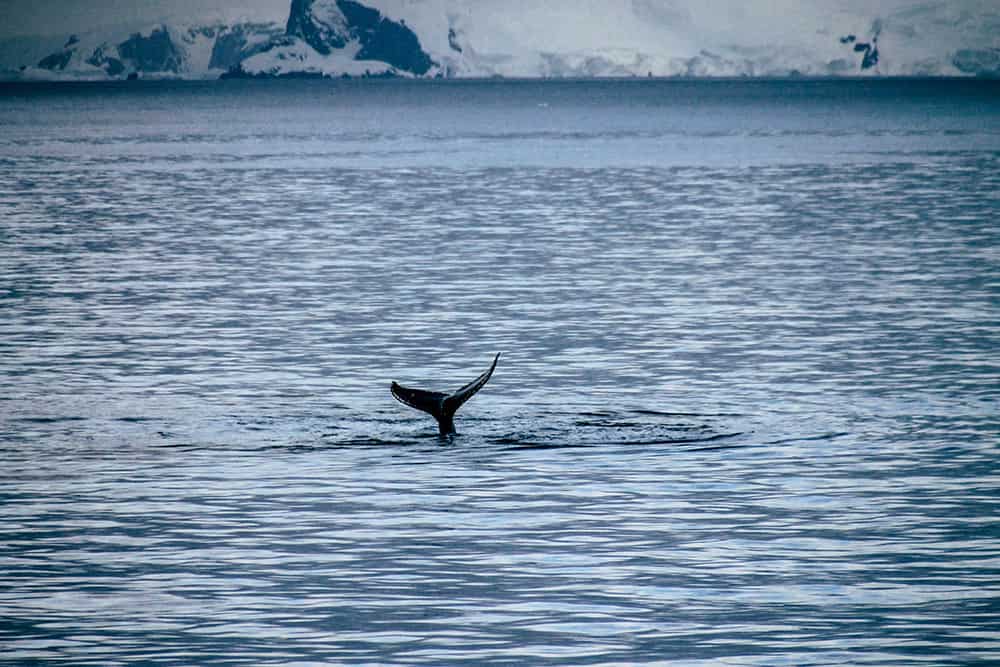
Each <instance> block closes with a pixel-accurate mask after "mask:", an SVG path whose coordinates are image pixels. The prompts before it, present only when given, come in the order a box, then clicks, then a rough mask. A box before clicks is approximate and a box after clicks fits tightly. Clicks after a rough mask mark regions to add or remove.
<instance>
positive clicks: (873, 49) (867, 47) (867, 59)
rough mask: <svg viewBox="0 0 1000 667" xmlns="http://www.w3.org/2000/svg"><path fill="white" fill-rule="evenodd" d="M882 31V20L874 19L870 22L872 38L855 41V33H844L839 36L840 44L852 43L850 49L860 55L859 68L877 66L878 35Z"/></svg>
mask: <svg viewBox="0 0 1000 667" xmlns="http://www.w3.org/2000/svg"><path fill="white" fill-rule="evenodd" d="M881 33H882V21H881V20H879V19H875V21H874V22H873V23H872V38H871V40H870V41H868V42H859V41H857V36H856V35H853V34H852V35H845V36H843V37H841V38H840V43H841V44H853V45H854V46H853V47H852V50H853V51H854V52H855V53H861V54H863V55H862V56H861V70H862V71H864V70H866V69H871V68H873V67H877V66H878V36H879V35H880V34H881Z"/></svg>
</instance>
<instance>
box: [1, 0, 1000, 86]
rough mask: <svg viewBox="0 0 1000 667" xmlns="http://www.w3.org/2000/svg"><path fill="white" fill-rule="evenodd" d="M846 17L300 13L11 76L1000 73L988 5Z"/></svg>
mask: <svg viewBox="0 0 1000 667" xmlns="http://www.w3.org/2000/svg"><path fill="white" fill-rule="evenodd" d="M275 1H276V2H288V1H289V0H275ZM835 4H836V5H837V6H834V4H833V3H827V2H820V0H802V1H800V2H784V1H783V0H777V1H775V2H769V3H767V4H766V6H765V5H764V4H763V3H761V4H760V6H757V7H753V6H752V3H750V4H748V3H733V2H725V1H724V0H699V1H698V2H695V1H694V0H690V1H688V0H545V1H543V0H537V1H535V0H510V1H509V2H493V1H492V0H361V1H358V0H291V2H290V6H288V10H287V16H288V18H287V21H285V23H284V25H282V24H280V23H276V22H274V21H273V20H260V21H256V20H250V19H247V20H242V21H221V20H198V19H197V17H186V18H184V19H183V20H173V19H172V20H169V21H158V22H156V23H153V24H149V25H146V26H144V27H141V28H139V29H136V28H135V26H130V27H129V28H127V29H126V28H119V29H107V28H102V29H95V30H90V31H87V30H81V31H78V32H76V33H75V34H73V35H66V36H65V37H64V38H62V39H61V40H60V43H59V44H57V45H56V46H55V47H53V45H52V43H51V37H49V38H46V39H48V40H49V41H44V42H43V41H42V40H36V41H34V42H33V41H32V40H30V39H27V38H18V39H16V40H7V41H6V42H0V67H8V68H10V69H9V72H11V74H9V76H8V78H9V77H10V76H13V77H16V78H49V79H108V78H125V77H128V76H130V75H131V76H141V77H181V78H216V77H219V76H254V77H278V76H343V75H347V76H385V75H389V76H420V77H428V76H448V77H469V76H480V77H483V76H525V77H589V76H647V75H653V76H788V75H807V76H872V75H921V76H936V75H963V74H964V75H979V76H992V77H996V76H1000V37H998V35H1000V7H994V5H993V3H991V2H989V1H987V0H959V1H957V2H956V1H954V0H925V1H924V2H920V3H913V2H905V1H903V0H883V1H882V2H878V3H875V2H870V3H869V2H863V1H861V0H858V1H857V2H854V1H852V2H842V3H835ZM838 7H839V8H838ZM845 7H846V8H845ZM39 54H43V55H39ZM22 66H23V67H22Z"/></svg>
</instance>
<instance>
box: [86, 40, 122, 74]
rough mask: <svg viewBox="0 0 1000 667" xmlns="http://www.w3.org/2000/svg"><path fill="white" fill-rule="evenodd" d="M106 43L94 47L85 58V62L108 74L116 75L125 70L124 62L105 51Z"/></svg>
mask: <svg viewBox="0 0 1000 667" xmlns="http://www.w3.org/2000/svg"><path fill="white" fill-rule="evenodd" d="M106 48H107V44H102V45H100V46H98V47H97V48H96V49H94V52H93V53H92V54H90V57H89V58H87V62H88V63H90V64H91V65H93V66H94V67H100V68H101V69H103V70H104V71H105V72H107V73H108V75H109V76H118V75H120V74H121V73H122V72H124V71H125V64H124V63H123V62H122V61H121V60H119V59H118V58H116V57H114V56H109V55H107V54H106V53H105V49H106Z"/></svg>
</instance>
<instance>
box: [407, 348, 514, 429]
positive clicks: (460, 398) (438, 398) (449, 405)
mask: <svg viewBox="0 0 1000 667" xmlns="http://www.w3.org/2000/svg"><path fill="white" fill-rule="evenodd" d="M499 360H500V354H499V353H498V354H497V355H496V356H495V357H493V364H492V365H491V366H490V367H489V369H488V370H486V371H484V372H483V373H481V374H480V375H479V377H477V378H476V379H475V380H473V381H472V382H470V383H468V384H466V385H465V386H463V387H461V388H460V389H458V390H457V391H455V392H453V393H451V394H445V393H442V392H440V391H427V390H425V389H414V388H411V387H404V386H403V385H401V384H399V383H397V382H393V383H392V385H391V386H390V391H392V395H393V396H394V397H395V399H396V400H397V401H399V402H400V403H403V404H405V405H408V406H410V407H411V408H415V409H417V410H421V411H423V412H426V413H428V414H430V415H431V416H432V417H434V419H436V420H437V423H438V432H439V433H440V434H441V435H451V434H453V433H455V413H456V412H457V411H458V409H459V408H460V407H462V405H464V404H465V402H466V401H468V400H469V399H470V398H472V397H473V396H474V395H475V394H476V392H478V391H479V390H480V389H482V388H483V386H485V384H486V383H487V382H489V379H490V377H491V376H492V375H493V370H494V369H495V368H496V367H497V361H499Z"/></svg>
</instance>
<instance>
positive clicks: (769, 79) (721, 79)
mask: <svg viewBox="0 0 1000 667" xmlns="http://www.w3.org/2000/svg"><path fill="white" fill-rule="evenodd" d="M947 81H961V82H967V83H971V82H977V83H984V84H990V83H997V82H1000V77H991V76H971V75H970V76H956V75H948V76H929V75H880V76H863V75H862V76H819V75H801V76H794V75H792V76H590V77H541V76H539V77H526V76H525V77H505V76H489V77H404V76H321V75H317V76H309V75H303V76H246V77H227V76H223V77H217V78H212V79H204V78H198V79H186V78H183V77H160V76H155V77H154V76H147V77H138V78H133V79H30V78H19V77H17V76H11V77H9V78H8V77H5V76H4V75H3V73H0V86H10V85H19V86H21V85H25V86H53V85H55V86H63V85H67V86H108V85H111V86H151V85H161V84H172V85H192V86H208V85H219V84H222V85H233V84H232V83H231V82H239V84H240V85H245V84H247V83H248V82H251V83H252V84H263V85H269V84H276V83H277V84H301V83H303V82H309V83H316V84H319V83H322V84H327V85H329V84H361V83H363V84H371V85H378V84H389V85H441V84H446V85H462V84H483V83H497V84H500V83H552V84H559V83H633V84H642V83H732V82H740V83H754V82H761V83H775V82H786V83H808V82H816V83H831V82H844V83H847V82H856V83H877V82H947Z"/></svg>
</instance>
